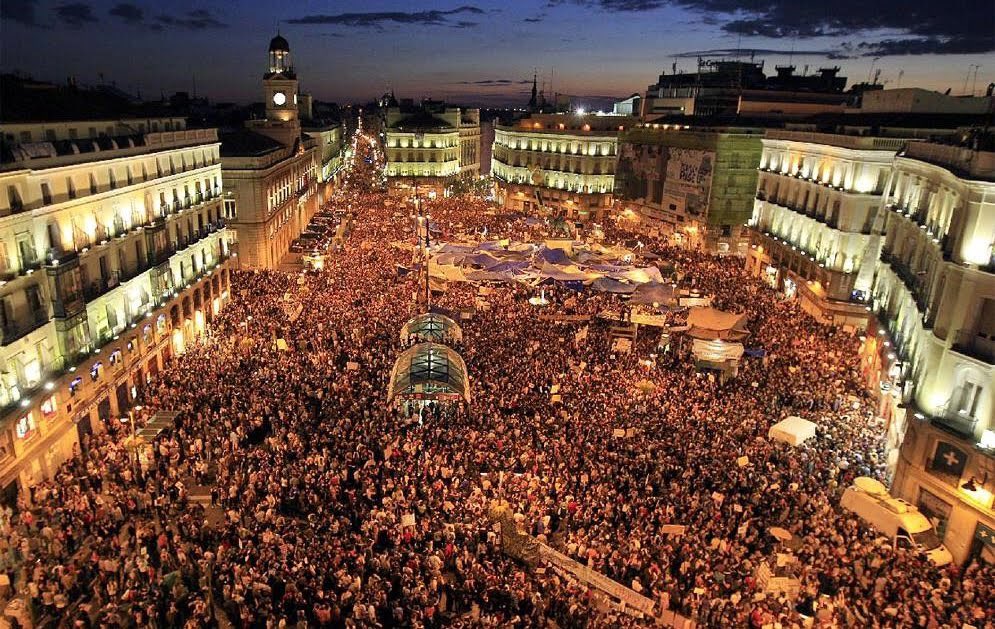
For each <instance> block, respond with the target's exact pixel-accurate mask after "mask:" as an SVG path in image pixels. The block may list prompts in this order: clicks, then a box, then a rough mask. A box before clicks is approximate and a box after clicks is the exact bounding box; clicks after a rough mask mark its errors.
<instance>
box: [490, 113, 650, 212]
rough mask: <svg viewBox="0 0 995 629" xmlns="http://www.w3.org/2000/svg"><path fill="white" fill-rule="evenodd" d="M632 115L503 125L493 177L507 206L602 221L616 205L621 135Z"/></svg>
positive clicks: (542, 118) (556, 117) (540, 117)
mask: <svg viewBox="0 0 995 629" xmlns="http://www.w3.org/2000/svg"><path fill="white" fill-rule="evenodd" d="M635 122H636V120H635V119H634V118H631V117H627V116H598V115H593V114H535V115H532V116H530V117H527V118H522V119H521V120H519V121H517V122H516V123H515V124H514V125H513V126H497V127H495V130H494V145H493V148H492V153H491V174H492V175H493V176H494V177H495V179H496V180H497V198H498V202H499V203H501V204H502V205H503V206H504V207H506V208H509V209H512V210H517V211H522V212H531V213H539V212H540V211H546V212H549V213H552V214H558V215H561V216H563V217H566V218H569V219H572V220H577V221H588V220H595V221H600V220H602V219H603V218H604V215H605V213H606V212H607V211H608V210H609V209H610V208H611V206H612V193H613V190H614V186H615V166H616V161H617V159H618V136H619V133H620V132H622V131H624V130H625V129H627V128H629V127H630V126H631V125H633V124H634V123H635Z"/></svg>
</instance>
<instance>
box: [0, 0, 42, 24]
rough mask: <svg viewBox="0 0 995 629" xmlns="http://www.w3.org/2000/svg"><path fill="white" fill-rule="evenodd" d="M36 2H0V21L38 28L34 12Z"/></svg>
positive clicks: (21, 0)
mask: <svg viewBox="0 0 995 629" xmlns="http://www.w3.org/2000/svg"><path fill="white" fill-rule="evenodd" d="M37 4H38V0H3V2H0V19H2V20H4V21H7V20H9V21H11V22H17V23H19V24H24V25H25V26H40V24H38V14H37V13H36V12H35V9H36V8H37Z"/></svg>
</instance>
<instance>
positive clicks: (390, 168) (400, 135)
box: [385, 101, 480, 197]
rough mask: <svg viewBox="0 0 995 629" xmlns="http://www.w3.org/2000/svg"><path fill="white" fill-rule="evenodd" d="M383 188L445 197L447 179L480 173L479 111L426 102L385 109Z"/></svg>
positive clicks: (400, 193) (394, 192)
mask: <svg viewBox="0 0 995 629" xmlns="http://www.w3.org/2000/svg"><path fill="white" fill-rule="evenodd" d="M385 127H386V140H387V184H388V189H389V191H390V193H391V194H396V195H402V196H410V195H420V194H424V195H426V196H428V197H434V196H442V195H444V194H445V191H446V185H447V182H448V181H450V178H452V177H455V176H458V175H461V174H464V173H465V174H468V175H470V176H477V175H479V174H480V110H479V109H461V108H458V107H446V105H445V103H440V102H433V101H425V102H423V103H422V104H421V105H420V106H413V105H411V104H407V103H406V104H403V105H401V106H398V107H390V108H388V109H387V117H386V121H385Z"/></svg>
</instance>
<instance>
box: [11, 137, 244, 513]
mask: <svg viewBox="0 0 995 629" xmlns="http://www.w3.org/2000/svg"><path fill="white" fill-rule="evenodd" d="M0 132H2V134H3V144H4V152H3V159H2V162H0V329H2V341H0V408H2V421H0V488H3V489H2V492H3V500H4V501H6V502H11V501H13V500H15V499H16V497H17V495H18V493H19V491H20V490H23V489H24V488H25V487H27V486H29V485H31V484H33V483H35V482H37V481H39V480H41V479H43V478H47V477H48V476H50V475H51V474H52V473H53V472H54V470H55V469H56V468H57V466H58V465H60V464H61V463H62V462H63V461H64V460H66V458H68V457H69V456H71V455H72V453H73V451H74V450H76V449H78V448H79V447H80V442H81V440H82V439H84V438H85V436H86V435H87V434H89V433H93V432H99V431H100V430H102V429H103V428H104V427H105V426H106V425H107V423H108V422H118V421H119V418H120V417H121V416H122V415H124V414H125V413H126V411H127V409H128V408H129V407H130V406H131V405H132V404H133V403H134V401H135V400H136V398H137V397H138V396H139V395H140V393H141V390H142V388H143V387H144V386H145V385H146V383H147V382H148V381H149V380H150V379H151V378H152V377H154V376H155V374H156V373H158V372H159V371H160V370H161V369H162V368H163V366H164V364H165V362H167V361H168V360H170V358H171V356H173V355H175V354H177V353H180V352H182V351H183V350H184V348H185V346H186V345H187V344H188V343H190V342H192V341H194V339H195V338H196V337H197V336H198V335H199V334H201V333H202V332H203V331H204V328H205V325H206V323H207V322H208V321H210V320H211V319H212V318H213V316H214V315H215V314H217V312H218V310H219V309H220V308H221V306H222V304H223V303H224V301H225V299H226V297H227V294H228V293H227V290H228V271H227V260H228V257H229V246H228V230H227V229H226V227H225V220H224V216H223V208H222V201H221V163H220V157H219V142H218V136H217V132H216V131H215V130H214V129H189V128H187V127H186V122H185V121H184V120H183V119H182V118H161V119H160V118H140V119H139V118H135V119H131V118H126V119H108V120H76V121H60V122H52V123H45V122H34V123H11V124H6V123H3V124H0ZM21 495H22V496H23V495H24V494H23V493H22V494H21Z"/></svg>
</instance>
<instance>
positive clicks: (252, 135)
mask: <svg viewBox="0 0 995 629" xmlns="http://www.w3.org/2000/svg"><path fill="white" fill-rule="evenodd" d="M220 139H221V157H258V156H260V155H266V154H267V153H272V152H273V151H278V150H280V149H282V148H284V146H283V144H280V143H279V142H277V141H276V140H274V139H273V138H271V137H268V136H265V135H262V134H261V133H256V132H254V131H249V130H248V129H236V130H233V131H225V132H223V133H222V134H221V138H220Z"/></svg>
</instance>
